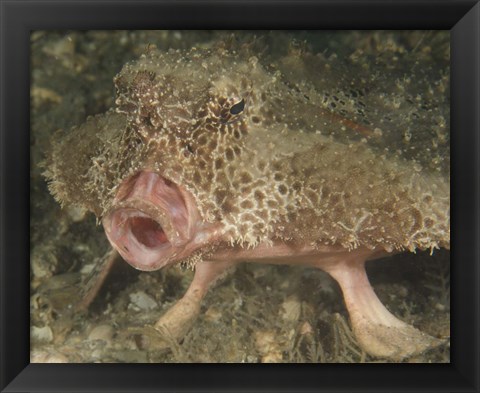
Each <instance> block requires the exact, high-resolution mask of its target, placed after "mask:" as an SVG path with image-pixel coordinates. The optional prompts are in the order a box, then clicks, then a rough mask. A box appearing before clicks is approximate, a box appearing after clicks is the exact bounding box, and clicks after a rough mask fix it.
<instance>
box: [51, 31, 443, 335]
mask: <svg viewBox="0 0 480 393" xmlns="http://www.w3.org/2000/svg"><path fill="white" fill-rule="evenodd" d="M405 37H406V38H405V39H404V41H405V42H403V43H398V42H395V41H393V40H392V39H391V36H386V38H384V37H381V36H374V37H373V39H369V40H363V41H362V40H359V42H358V47H357V49H356V50H354V51H352V52H351V53H349V56H346V57H339V56H336V55H329V56H326V55H323V54H322V53H316V54H312V53H310V52H309V51H307V50H305V49H300V48H298V46H295V45H291V46H288V45H286V46H285V50H284V51H278V53H273V51H269V50H268V48H267V47H262V45H263V44H262V43H261V42H260V43H259V42H256V41H253V42H251V43H248V44H240V43H235V42H234V41H235V40H231V41H229V43H228V44H226V45H221V44H220V45H218V44H214V45H212V46H211V47H209V48H192V49H191V50H186V51H180V50H170V51H167V52H162V51H157V50H155V49H153V48H149V51H148V53H146V54H145V55H143V56H142V57H141V58H140V59H139V60H137V61H134V62H132V63H129V64H127V65H125V66H124V68H123V69H122V71H121V72H120V73H119V74H118V75H117V76H116V77H115V79H114V81H115V86H116V90H117V98H116V107H115V109H112V110H110V111H108V112H107V113H105V114H103V115H98V116H95V117H93V118H90V119H89V120H88V121H87V122H86V123H85V124H84V125H82V126H80V127H78V128H76V129H74V130H72V131H71V132H70V133H68V134H67V135H65V136H63V137H62V138H59V135H57V137H56V139H55V141H54V146H53V151H52V153H51V156H50V157H49V159H48V162H49V166H48V171H47V178H48V179H49V181H50V189H51V191H52V193H53V194H54V195H55V197H56V198H57V200H59V201H60V202H61V203H62V204H76V205H80V206H82V207H85V208H87V209H89V210H91V211H93V212H94V213H95V214H96V215H97V217H98V218H99V219H101V218H102V217H105V215H108V214H109V213H110V212H112V211H113V210H114V209H116V208H117V207H118V206H115V205H114V201H116V199H115V198H116V197H117V198H118V192H119V189H120V186H121V185H122V183H124V182H125V181H126V180H127V179H129V178H131V177H132V176H135V175H136V174H137V173H139V172H141V171H147V172H152V173H157V174H159V175H161V176H162V178H163V179H166V180H165V181H168V182H171V183H173V184H175V185H181V187H183V189H184V190H185V192H188V193H189V194H190V195H191V196H192V197H193V201H194V204H195V205H196V208H198V213H199V215H200V218H201V221H202V222H204V223H209V224H212V225H214V224H217V225H218V226H217V227H216V228H217V229H216V230H217V232H216V237H215V241H212V242H210V243H209V244H208V246H205V247H203V248H200V249H199V250H196V251H195V253H194V254H193V256H191V257H186V258H184V260H185V261H187V262H190V263H191V264H194V263H195V262H197V261H200V260H202V259H208V257H210V256H211V255H212V253H214V250H215V249H217V250H220V254H221V252H223V251H222V250H224V249H226V248H228V247H229V245H230V246H233V247H236V249H240V248H243V249H245V248H249V249H250V248H255V247H260V248H258V249H262V247H264V249H265V250H267V248H265V247H269V246H274V245H276V244H280V243H284V244H288V245H290V246H292V247H299V249H305V250H306V249H307V248H308V250H310V251H308V252H307V251H305V252H307V254H308V253H313V252H314V250H317V251H318V252H319V253H322V252H323V251H324V250H325V249H326V248H325V247H330V246H331V247H332V248H331V249H335V250H337V249H341V250H345V251H346V252H348V251H352V250H358V252H359V254H362V253H364V252H363V251H362V250H369V251H368V252H366V253H365V255H367V254H368V255H369V256H368V257H367V256H366V257H365V258H370V257H372V256H373V255H377V254H378V253H384V254H385V253H389V252H393V251H400V250H410V251H414V250H416V249H422V250H423V249H432V250H433V249H434V248H439V247H444V248H449V245H450V194H449V176H450V175H449V130H448V124H449V97H448V88H449V86H448V84H449V78H448V75H449V70H448V36H447V35H446V34H445V33H439V34H433V35H431V36H430V41H431V46H430V45H429V44H428V40H425V41H426V42H423V43H422V47H421V48H420V49H421V50H420V49H419V48H417V47H416V45H417V43H415V42H409V40H408V39H409V36H408V35H406V36H405ZM260 47H261V48H262V50H261V51H260V50H259V48H260ZM122 192H125V191H123V189H122ZM127 194H128V192H127ZM302 247H303V248H302ZM305 247H306V248H305ZM335 252H336V251H335ZM205 253H206V254H205ZM280 254H281V255H283V254H282V253H281V252H279V254H278V255H280ZM285 255H290V258H291V254H290V251H289V252H286V254H285ZM309 255H310V254H309ZM362 255H363V254H362ZM245 259H248V258H247V257H246V258H245ZM292 263H295V261H294V260H292ZM307 264H310V262H307ZM362 266H363V265H362ZM329 267H330V265H329ZM326 270H327V271H329V272H330V273H332V269H330V270H328V269H326ZM334 270H335V269H334ZM332 275H333V276H335V274H332ZM412 329H413V328H412ZM357 335H361V333H360V334H357Z"/></svg>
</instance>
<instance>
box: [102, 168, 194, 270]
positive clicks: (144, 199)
mask: <svg viewBox="0 0 480 393" xmlns="http://www.w3.org/2000/svg"><path fill="white" fill-rule="evenodd" d="M197 223H198V213H197V212H196V208H195V206H194V205H193V201H192V198H191V196H190V195H189V194H188V193H187V192H186V191H185V190H182V189H181V188H180V187H178V186H177V185H176V184H174V183H173V182H171V181H169V180H167V179H165V178H164V177H162V176H160V175H158V174H156V173H154V172H148V171H142V172H139V173H137V174H136V175H134V176H132V177H130V178H128V179H126V180H125V181H124V182H123V183H122V184H121V185H120V187H119V191H118V192H117V195H116V197H115V199H114V201H113V204H112V208H111V209H110V211H109V212H108V213H107V215H106V216H105V217H104V219H103V226H104V228H105V232H106V234H107V237H108V239H109V240H110V243H111V244H112V245H113V247H115V249H116V250H117V251H118V252H119V253H120V255H121V256H122V257H123V258H124V259H125V260H126V261H127V262H128V263H130V264H131V265H132V266H134V267H135V268H137V269H140V270H156V269H159V268H161V267H163V266H165V265H166V264H167V263H168V262H170V261H171V260H172V259H177V257H179V256H180V254H184V251H186V249H189V250H191V247H187V245H188V244H190V243H191V241H192V237H193V235H194V229H195V227H196V224H197ZM194 248H195V247H194Z"/></svg>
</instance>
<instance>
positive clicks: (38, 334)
mask: <svg viewBox="0 0 480 393" xmlns="http://www.w3.org/2000/svg"><path fill="white" fill-rule="evenodd" d="M30 336H31V338H32V340H33V341H36V342H39V343H40V342H41V343H49V342H52V340H53V332H52V329H50V326H48V325H45V326H43V327H38V326H32V329H31V330H30Z"/></svg>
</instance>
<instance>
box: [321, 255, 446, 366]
mask: <svg viewBox="0 0 480 393" xmlns="http://www.w3.org/2000/svg"><path fill="white" fill-rule="evenodd" d="M320 267H322V269H324V270H326V271H327V272H328V273H330V275H332V276H333V277H334V278H335V279H336V280H337V282H338V283H339V285H340V287H341V289H342V291H343V296H344V300H345V304H346V306H347V310H348V312H349V315H350V321H351V324H352V330H353V332H354V334H355V336H356V338H357V341H358V343H359V344H360V346H361V347H362V348H363V349H364V350H365V351H366V352H367V353H369V354H370V355H373V356H377V357H383V358H389V359H392V360H401V359H403V358H406V357H410V356H413V355H415V354H419V353H422V352H424V351H425V350H427V349H431V348H434V347H436V346H438V345H440V344H442V342H443V341H442V340H440V339H437V338H434V337H431V336H429V335H428V334H425V333H423V332H421V331H420V330H418V329H416V328H414V327H413V326H411V325H409V324H407V323H405V322H402V321H400V320H399V319H398V318H396V317H395V316H394V315H392V314H391V313H390V312H389V311H388V310H387V309H386V308H385V306H384V305H383V304H382V303H381V301H380V300H379V299H378V297H377V295H376V294H375V292H374V291H373V288H372V287H371V285H370V282H369V281H368V278H367V274H366V272H365V258H363V257H362V258H358V259H356V260H353V259H352V260H349V261H348V262H345V263H342V262H340V263H338V264H335V265H330V266H328V267H326V268H325V266H321V265H320Z"/></svg>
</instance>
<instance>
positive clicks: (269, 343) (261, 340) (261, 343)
mask: <svg viewBox="0 0 480 393" xmlns="http://www.w3.org/2000/svg"><path fill="white" fill-rule="evenodd" d="M255 348H256V349H257V351H258V352H259V353H260V354H261V355H267V354H269V353H273V352H277V351H278V340H277V337H276V334H275V332H274V331H273V330H259V331H257V332H255Z"/></svg>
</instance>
